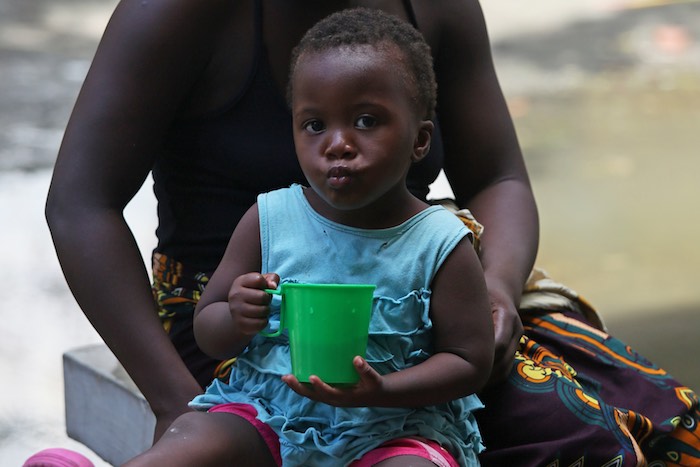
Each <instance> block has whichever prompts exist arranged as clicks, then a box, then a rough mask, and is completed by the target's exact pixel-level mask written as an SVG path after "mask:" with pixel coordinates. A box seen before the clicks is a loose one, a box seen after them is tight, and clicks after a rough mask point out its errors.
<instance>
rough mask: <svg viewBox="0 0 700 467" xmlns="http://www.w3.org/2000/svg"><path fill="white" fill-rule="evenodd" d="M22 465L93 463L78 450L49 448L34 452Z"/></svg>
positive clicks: (85, 465)
mask: <svg viewBox="0 0 700 467" xmlns="http://www.w3.org/2000/svg"><path fill="white" fill-rule="evenodd" d="M22 467H95V464H93V463H92V462H91V461H90V459H88V458H87V457H85V456H83V455H82V454H80V453H79V452H75V451H71V450H69V449H63V448H50V449H44V450H43V451H39V452H37V453H36V454H34V455H33V456H32V457H30V458H29V459H27V460H26V461H25V462H24V464H23V465H22Z"/></svg>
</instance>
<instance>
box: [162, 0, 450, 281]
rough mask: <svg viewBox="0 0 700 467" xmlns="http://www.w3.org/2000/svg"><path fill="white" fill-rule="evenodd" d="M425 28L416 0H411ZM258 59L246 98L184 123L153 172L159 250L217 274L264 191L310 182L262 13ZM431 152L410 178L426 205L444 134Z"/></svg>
mask: <svg viewBox="0 0 700 467" xmlns="http://www.w3.org/2000/svg"><path fill="white" fill-rule="evenodd" d="M404 4H405V5H406V9H407V13H408V16H409V18H410V19H411V21H412V23H413V25H414V26H415V27H417V24H416V21H415V16H414V15H413V11H412V9H411V6H410V1H408V0H406V1H404ZM255 28H256V32H255V34H256V39H255V59H254V62H253V66H252V68H251V72H250V75H249V77H248V80H247V82H246V84H245V86H244V87H243V89H242V91H241V92H240V94H239V95H238V96H236V97H234V98H233V99H232V100H231V102H230V104H228V105H227V106H226V107H225V108H223V109H222V110H220V111H218V112H215V113H211V114H210V115H207V116H205V117H199V118H196V119H186V120H184V119H183V120H179V121H176V122H175V123H174V124H173V125H172V127H171V128H170V131H169V134H168V135H167V138H166V143H165V145H164V148H163V150H162V152H161V153H160V154H159V155H158V157H157V158H156V162H155V164H154V166H153V180H154V192H155V195H156V199H157V201H158V228H157V230H156V236H157V238H158V246H157V247H156V251H158V252H160V253H163V254H166V255H168V256H169V257H171V258H174V259H176V260H178V261H180V262H182V263H184V264H186V265H187V266H189V267H191V268H196V269H197V270H199V271H204V272H210V271H213V270H214V269H215V268H216V266H217V265H218V263H219V260H220V259H221V256H222V255H223V252H224V250H225V248H226V245H227V244H228V241H229V238H230V236H231V233H232V232H233V230H234V228H235V227H236V224H237V223H238V221H239V220H240V218H241V216H243V214H244V213H245V212H246V211H247V210H248V209H249V208H250V206H252V205H253V203H255V200H256V197H257V195H258V194H259V193H262V192H266V191H270V190H274V189H277V188H282V187H287V186H289V185H290V184H292V183H302V184H306V180H305V178H304V175H303V173H302V171H301V168H300V167H299V163H298V162H297V158H296V154H295V151H294V142H293V138H292V117H291V113H290V111H289V108H288V107H287V103H286V101H285V99H284V96H282V95H281V94H280V92H279V91H278V88H277V86H276V84H275V82H274V80H273V77H272V70H271V69H270V64H269V62H268V60H267V52H266V49H265V45H264V43H263V39H262V5H261V1H260V0H258V1H256V8H255ZM435 133H436V134H434V135H433V141H432V146H431V151H430V153H429V155H428V156H427V157H426V158H425V159H423V160H422V161H421V162H419V163H417V164H415V165H414V166H413V167H412V168H411V170H410V172H409V175H408V186H409V189H410V190H411V192H412V193H413V194H414V195H416V196H417V197H419V198H421V199H425V196H426V195H427V194H428V189H429V188H428V185H429V184H430V183H432V182H433V181H434V180H435V178H436V177H437V175H438V173H439V171H440V169H441V168H442V162H443V149H442V142H441V138H440V134H439V129H438V128H437V122H436V132H435Z"/></svg>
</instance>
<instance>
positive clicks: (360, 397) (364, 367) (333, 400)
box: [282, 356, 383, 407]
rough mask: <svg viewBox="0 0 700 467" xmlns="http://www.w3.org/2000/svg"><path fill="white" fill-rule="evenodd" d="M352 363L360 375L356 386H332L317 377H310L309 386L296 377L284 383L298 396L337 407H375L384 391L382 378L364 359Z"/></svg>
mask: <svg viewBox="0 0 700 467" xmlns="http://www.w3.org/2000/svg"><path fill="white" fill-rule="evenodd" d="M352 363H353V365H354V366H355V370H356V371H357V373H358V374H359V375H360V381H359V382H358V383H357V384H356V385H354V386H331V385H329V384H327V383H324V382H323V381H322V380H321V378H319V377H318V376H315V375H312V376H311V377H309V384H302V383H300V382H299V380H298V379H297V378H296V377H295V376H294V375H284V376H283V377H282V381H284V382H285V383H286V384H287V386H289V387H290V388H291V389H292V390H293V391H294V392H296V393H297V394H300V395H302V396H304V397H308V398H309V399H311V400H314V401H316V402H323V403H325V404H328V405H332V406H335V407H367V406H373V405H375V404H376V401H378V400H380V399H381V396H380V395H381V393H382V391H383V378H382V376H381V375H380V374H379V373H377V372H376V371H375V370H374V368H372V367H371V366H370V365H369V363H367V361H366V360H365V359H364V358H362V357H359V356H357V357H355V358H354V359H353V361H352Z"/></svg>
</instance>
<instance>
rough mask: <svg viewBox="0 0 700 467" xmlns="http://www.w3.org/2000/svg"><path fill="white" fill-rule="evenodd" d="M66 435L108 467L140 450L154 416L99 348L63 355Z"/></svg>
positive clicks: (148, 436)
mask: <svg viewBox="0 0 700 467" xmlns="http://www.w3.org/2000/svg"><path fill="white" fill-rule="evenodd" d="M63 376H64V385H65V402H66V431H67V433H68V436H69V437H70V438H72V439H74V440H76V441H79V442H81V443H83V444H84V445H85V446H87V447H89V448H90V449H92V450H93V451H94V452H95V453H96V454H97V455H99V456H100V457H101V458H102V459H104V460H105V461H106V462H108V463H110V464H112V465H121V464H122V463H124V462H125V461H127V460H129V459H130V458H132V457H134V456H135V455H137V454H139V453H141V452H143V451H145V450H146V449H148V448H149V447H150V445H151V442H152V441H153V430H154V428H155V423H156V420H155V416H154V415H153V412H152V411H151V409H150V407H149V405H148V403H147V402H146V399H145V398H144V397H143V395H142V394H141V393H140V392H139V390H138V388H137V387H136V385H135V384H134V382H133V381H132V380H131V378H129V376H128V375H127V374H126V371H125V370H124V369H123V368H122V366H121V364H120V363H119V361H118V360H117V359H116V357H114V355H113V354H112V352H111V351H110V350H109V349H108V348H107V346H105V345H101V344H98V345H91V346H87V347H81V348H77V349H73V350H70V351H68V352H66V353H65V354H64V355H63Z"/></svg>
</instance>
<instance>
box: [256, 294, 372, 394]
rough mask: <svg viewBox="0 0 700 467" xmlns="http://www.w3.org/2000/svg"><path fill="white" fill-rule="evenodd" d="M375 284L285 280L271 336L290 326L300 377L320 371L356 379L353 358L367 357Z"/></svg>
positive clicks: (336, 378)
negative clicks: (277, 321)
mask: <svg viewBox="0 0 700 467" xmlns="http://www.w3.org/2000/svg"><path fill="white" fill-rule="evenodd" d="M375 288H376V286H374V285H368V284H298V283H285V284H282V285H281V286H280V288H278V289H277V290H270V289H266V290H265V291H266V292H268V293H271V294H276V295H281V296H282V308H281V312H280V328H279V330H277V331H276V332H274V333H265V332H261V334H262V335H264V336H267V337H275V336H279V335H280V334H281V333H282V331H283V330H284V329H287V330H288V331H289V346H290V353H291V357H292V374H294V376H296V378H297V379H298V380H299V381H301V382H306V383H308V382H309V376H311V375H316V376H318V377H319V378H321V379H322V380H323V381H324V382H326V383H329V384H355V383H357V382H358V381H359V375H358V374H357V371H356V370H355V367H354V366H353V364H352V360H353V358H355V356H357V355H359V356H361V357H364V356H365V352H366V350H367V337H368V332H369V320H370V316H371V314H372V296H373V293H374V289H375Z"/></svg>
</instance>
